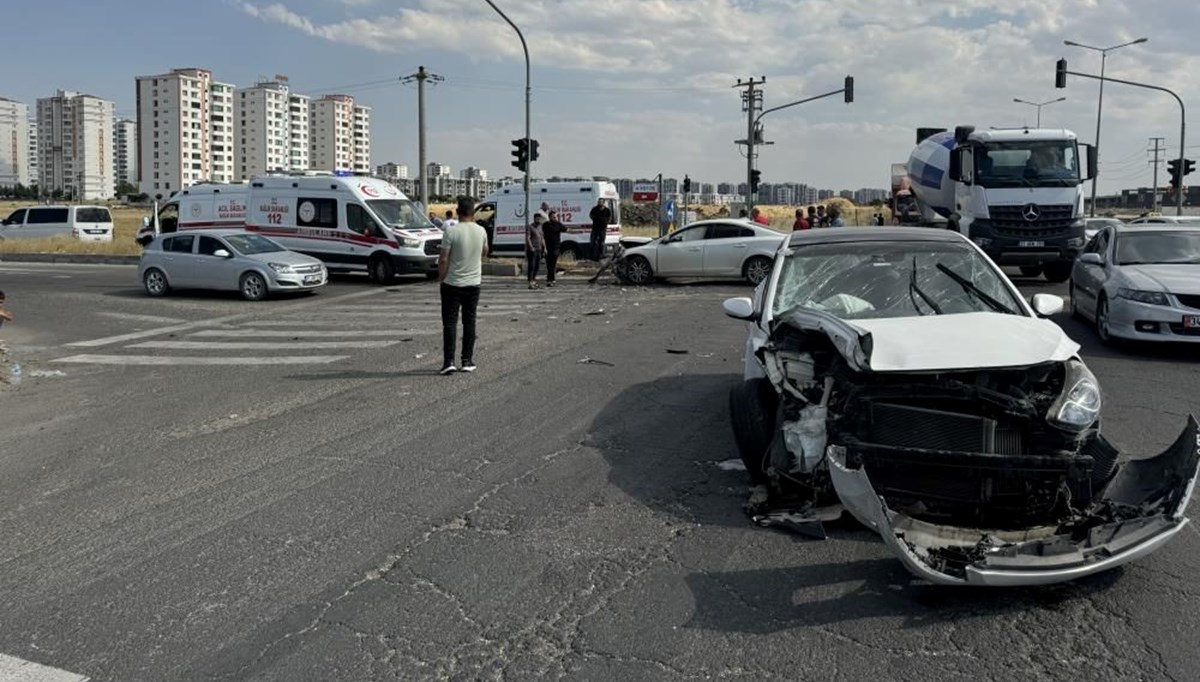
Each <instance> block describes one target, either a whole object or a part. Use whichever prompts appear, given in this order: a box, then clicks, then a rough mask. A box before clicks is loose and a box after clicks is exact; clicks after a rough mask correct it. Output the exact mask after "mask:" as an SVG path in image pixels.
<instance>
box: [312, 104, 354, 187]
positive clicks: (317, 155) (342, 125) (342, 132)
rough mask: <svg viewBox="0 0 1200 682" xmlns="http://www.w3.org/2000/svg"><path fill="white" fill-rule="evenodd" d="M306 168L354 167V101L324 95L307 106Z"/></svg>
mask: <svg viewBox="0 0 1200 682" xmlns="http://www.w3.org/2000/svg"><path fill="white" fill-rule="evenodd" d="M308 120H309V126H310V127H309V137H308V148H309V154H308V157H309V165H310V166H311V167H312V168H313V169H314V170H330V171H331V170H350V169H351V168H353V167H354V136H353V134H352V133H353V126H354V120H355V116H354V98H353V97H351V96H349V95H325V96H324V97H321V98H319V99H314V100H311V101H310V102H309V105H308Z"/></svg>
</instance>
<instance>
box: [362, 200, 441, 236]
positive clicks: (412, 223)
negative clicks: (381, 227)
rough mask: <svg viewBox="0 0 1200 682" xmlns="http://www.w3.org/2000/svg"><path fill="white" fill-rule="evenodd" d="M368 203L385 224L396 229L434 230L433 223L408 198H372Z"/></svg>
mask: <svg viewBox="0 0 1200 682" xmlns="http://www.w3.org/2000/svg"><path fill="white" fill-rule="evenodd" d="M367 205H368V206H370V207H371V210H372V211H374V212H375V215H377V216H379V219H380V220H382V221H383V223H384V224H385V225H387V226H388V227H390V228H392V229H396V230H426V229H428V230H432V229H434V227H433V223H431V222H429V218H426V217H425V214H424V213H422V212H421V211H419V210H418V209H417V207H416V205H414V204H413V202H411V201H409V200H407V199H371V200H369V201H367Z"/></svg>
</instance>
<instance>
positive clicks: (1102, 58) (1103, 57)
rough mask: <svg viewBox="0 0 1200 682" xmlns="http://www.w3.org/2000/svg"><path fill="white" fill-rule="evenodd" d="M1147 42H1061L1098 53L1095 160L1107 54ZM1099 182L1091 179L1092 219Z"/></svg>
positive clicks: (1098, 175) (1097, 175)
mask: <svg viewBox="0 0 1200 682" xmlns="http://www.w3.org/2000/svg"><path fill="white" fill-rule="evenodd" d="M1147 40H1149V38H1138V39H1137V40H1131V41H1129V42H1127V43H1121V44H1120V45H1113V46H1112V47H1094V46H1092V45H1084V44H1083V43H1077V42H1075V41H1073V40H1064V41H1063V44H1064V45H1069V46H1071V47H1082V48H1083V49H1085V50H1092V51H1093V52H1099V53H1100V100H1099V102H1098V103H1097V104H1096V157H1097V158H1099V157H1100V111H1101V109H1102V108H1103V107H1104V64H1105V62H1106V61H1107V60H1108V53H1109V52H1112V51H1113V50H1118V49H1120V48H1122V47H1129V46H1130V45H1137V44H1139V43H1144V42H1146V41H1147ZM1099 181H1100V174H1099V173H1096V177H1094V178H1092V210H1091V216H1092V217H1093V218H1095V217H1096V183H1098V182H1099Z"/></svg>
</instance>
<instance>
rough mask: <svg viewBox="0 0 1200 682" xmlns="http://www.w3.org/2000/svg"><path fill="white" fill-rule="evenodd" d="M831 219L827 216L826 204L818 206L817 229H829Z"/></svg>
mask: <svg viewBox="0 0 1200 682" xmlns="http://www.w3.org/2000/svg"><path fill="white" fill-rule="evenodd" d="M828 220H829V217H828V216H826V215H825V204H821V205H820V206H817V224H816V227H829V222H828Z"/></svg>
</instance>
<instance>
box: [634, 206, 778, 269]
mask: <svg viewBox="0 0 1200 682" xmlns="http://www.w3.org/2000/svg"><path fill="white" fill-rule="evenodd" d="M783 239H784V235H783V234H781V233H779V232H776V231H775V230H772V229H770V228H768V227H763V226H762V225H758V224H756V223H752V222H750V221H749V220H744V219H728V220H701V221H699V222H695V223H692V224H691V225H688V226H687V227H685V228H683V229H681V230H676V231H675V232H672V233H671V234H668V235H666V236H665V237H660V238H658V239H652V240H650V241H649V242H647V243H646V244H643V245H641V246H632V247H628V248H625V249H624V252H623V253H622V255H621V257H620V261H619V267H618V268H617V270H616V271H617V273H618V274H619V275H620V276H621V277H622V279H624V280H626V281H628V282H629V283H631V284H649V283H651V282H653V281H654V280H655V279H656V278H667V277H701V278H732V279H744V280H746V281H748V282H750V283H751V284H758V283H759V282H761V281H762V280H763V278H764V277H766V276H767V274H769V273H770V272H771V261H772V260H773V259H774V257H775V251H776V249H778V248H779V244H780V243H781V242H782V241H783Z"/></svg>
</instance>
